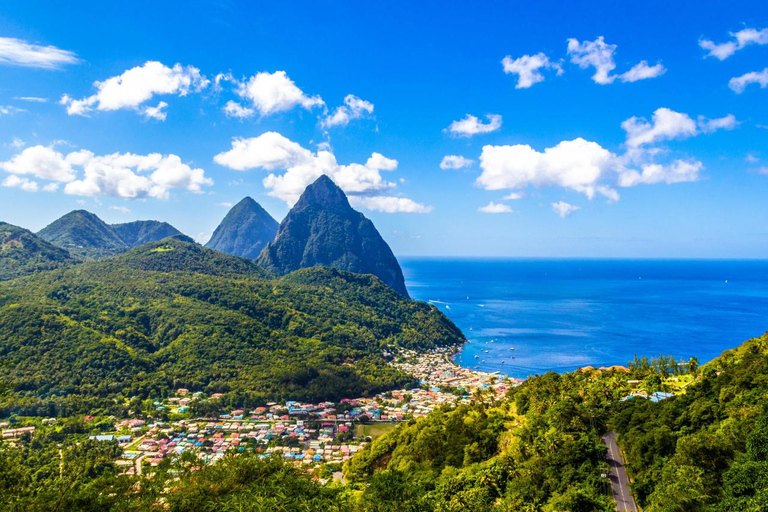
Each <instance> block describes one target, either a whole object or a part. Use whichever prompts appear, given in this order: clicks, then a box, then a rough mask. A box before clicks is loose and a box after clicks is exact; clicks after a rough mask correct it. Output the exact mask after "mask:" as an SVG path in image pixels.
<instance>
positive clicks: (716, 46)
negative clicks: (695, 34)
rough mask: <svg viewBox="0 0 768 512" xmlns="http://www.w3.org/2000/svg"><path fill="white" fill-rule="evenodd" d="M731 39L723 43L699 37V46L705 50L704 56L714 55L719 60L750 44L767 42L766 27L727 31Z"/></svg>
mask: <svg viewBox="0 0 768 512" xmlns="http://www.w3.org/2000/svg"><path fill="white" fill-rule="evenodd" d="M729 34H730V35H731V38H733V40H731V41H726V42H725V43H715V42H714V41H712V40H710V39H700V40H699V46H701V48H702V49H704V50H707V53H706V55H704V57H705V58H706V57H715V58H716V59H719V60H725V59H727V58H728V57H730V56H731V55H733V54H734V53H736V52H737V51H738V50H741V49H742V48H744V47H746V46H749V45H751V44H758V45H762V44H768V28H764V29H762V30H756V29H754V28H745V29H742V30H739V31H738V32H729Z"/></svg>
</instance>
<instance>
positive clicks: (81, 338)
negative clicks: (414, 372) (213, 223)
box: [0, 237, 464, 416]
mask: <svg viewBox="0 0 768 512" xmlns="http://www.w3.org/2000/svg"><path fill="white" fill-rule="evenodd" d="M0 332H2V333H3V336H2V337H0V354H3V362H4V363H6V364H8V365H10V366H11V367H13V369H14V370H13V372H12V373H11V374H10V376H9V378H10V380H11V382H10V386H11V387H12V388H13V390H14V393H13V394H12V395H11V396H9V397H6V398H5V400H4V401H5V407H4V410H5V413H6V414H7V412H8V411H9V410H17V411H22V410H24V407H25V406H30V407H31V406H32V405H34V404H37V405H35V407H37V406H39V405H40V404H48V405H46V407H48V406H50V407H59V406H62V405H61V404H62V403H63V402H66V403H67V404H73V403H75V402H77V403H80V404H83V403H85V402H82V400H86V399H87V400H98V399H105V398H107V397H113V396H119V395H122V396H132V395H135V394H138V395H141V396H148V395H152V396H158V395H165V394H167V393H169V392H170V391H171V390H173V389H176V388H178V387H186V388H189V389H192V390H204V391H207V392H216V391H221V392H227V391H231V392H234V393H236V394H237V396H239V397H240V398H239V400H240V401H241V402H242V403H243V404H256V403H263V402H265V401H269V400H279V399H299V400H321V399H338V398H342V397H349V396H360V395H367V394H371V393H375V392H378V391H381V390H384V389H387V388H390V387H393V386H403V385H410V384H413V380H412V378H411V377H409V376H407V375H405V374H403V373H401V372H399V371H397V370H395V369H394V368H392V367H390V366H388V365H387V364H386V362H385V361H384V360H383V358H382V355H381V348H382V347H387V346H392V345H401V346H407V347H414V348H430V347H434V346H438V345H455V344H458V343H461V342H463V341H464V338H463V336H462V334H461V332H460V331H459V330H458V329H457V328H456V327H455V326H454V325H453V324H452V323H451V322H450V321H449V320H448V319H447V318H446V317H444V316H443V315H442V314H441V313H440V312H439V311H438V310H437V309H435V308H434V307H433V306H430V305H427V304H424V303H420V302H415V301H411V300H408V299H406V298H404V297H402V296H401V295H400V294H398V293H395V292H394V291H393V290H392V289H391V288H389V287H388V286H386V285H384V284H383V283H381V282H380V281H379V280H378V279H376V278H375V277H373V276H368V275H354V274H350V273H347V272H342V271H338V270H335V269H330V268H312V269H304V270H300V271H299V272H296V273H293V274H290V275H288V276H286V277H284V278H281V279H268V278H267V277H266V274H265V272H264V270H262V269H261V268H259V267H258V266H257V265H256V264H255V263H253V262H252V261H250V260H247V259H241V258H236V257H234V256H229V255H225V254H223V253H220V252H217V251H212V250H210V249H205V248H203V247H201V246H199V245H197V244H193V243H190V242H188V241H184V240H181V239H179V238H178V237H177V238H169V239H165V240H162V241H160V242H154V243H151V244H145V245H143V246H141V247H139V248H137V249H133V250H131V251H130V252H128V253H126V254H124V255H121V256H118V257H116V258H111V259H109V260H105V261H101V262H92V263H85V264H82V265H77V266H73V267H70V268H66V269H63V270H58V271H53V272H45V273H40V274H37V275H35V276H33V277H30V278H27V279H25V280H23V281H10V282H8V283H4V284H2V285H0ZM54 395H55V396H58V397H66V398H55V397H54ZM78 400H80V402H78ZM25 404H26V405H25ZM51 404H54V405H51ZM72 407H80V406H72ZM83 407H84V406H83ZM9 408H10V409H9ZM2 415H4V414H2V413H0V416H2Z"/></svg>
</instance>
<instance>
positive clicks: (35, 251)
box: [0, 222, 78, 281]
mask: <svg viewBox="0 0 768 512" xmlns="http://www.w3.org/2000/svg"><path fill="white" fill-rule="evenodd" d="M77 261H78V260H77V259H75V258H73V257H72V256H71V255H70V254H69V253H68V252H67V251H65V250H64V249H61V248H59V247H56V246H55V245H53V244H51V243H49V242H46V241H45V240H43V239H42V238H40V237H39V236H37V235H35V234H34V233H32V232H31V231H28V230H26V229H24V228H20V227H18V226H13V225H11V224H7V223H5V222H0V281H5V280H7V279H13V278H16V277H20V276H25V275H28V274H32V273H34V272H38V271H41V270H53V269H56V268H59V267H62V266H65V265H71V264H73V263H77Z"/></svg>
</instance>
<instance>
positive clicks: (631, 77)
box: [568, 36, 666, 85]
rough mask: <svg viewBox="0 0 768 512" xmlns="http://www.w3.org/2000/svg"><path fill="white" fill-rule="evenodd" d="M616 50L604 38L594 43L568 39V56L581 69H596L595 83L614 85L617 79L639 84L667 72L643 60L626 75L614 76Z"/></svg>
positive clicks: (593, 77) (593, 76)
mask: <svg viewBox="0 0 768 512" xmlns="http://www.w3.org/2000/svg"><path fill="white" fill-rule="evenodd" d="M616 48H617V46H616V45H615V44H608V43H606V42H605V39H604V38H603V36H600V37H598V38H597V39H595V40H594V41H584V42H579V40H578V39H573V38H571V39H568V55H570V57H571V62H572V63H574V64H576V65H577V66H579V67H580V68H581V69H587V68H589V67H593V68H595V74H594V75H592V80H593V81H594V82H595V83H598V84H601V85H606V84H612V83H613V82H615V81H616V79H617V78H618V79H620V80H621V81H622V82H637V81H638V80H645V79H648V78H656V77H658V76H661V75H663V74H664V73H665V72H666V68H664V66H662V65H661V64H656V65H654V66H649V65H648V61H645V60H643V61H640V62H639V63H638V64H636V65H635V66H633V67H632V69H630V70H629V71H627V72H626V73H623V74H620V75H612V74H611V72H612V71H613V70H614V69H616V62H615V61H614V59H613V55H614V53H615V52H616Z"/></svg>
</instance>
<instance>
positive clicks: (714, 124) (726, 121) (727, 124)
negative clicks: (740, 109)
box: [698, 114, 739, 133]
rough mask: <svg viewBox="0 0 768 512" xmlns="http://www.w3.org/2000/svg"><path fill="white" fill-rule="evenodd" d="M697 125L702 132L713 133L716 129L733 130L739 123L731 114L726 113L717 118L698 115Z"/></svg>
mask: <svg viewBox="0 0 768 512" xmlns="http://www.w3.org/2000/svg"><path fill="white" fill-rule="evenodd" d="M698 125H699V129H700V130H701V131H702V132H703V133H714V132H716V131H717V130H733V129H734V128H736V127H737V126H738V125H739V122H738V121H737V120H736V116H734V115H733V114H728V115H727V116H725V117H719V118H717V119H708V118H706V117H704V116H699V118H698Z"/></svg>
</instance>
